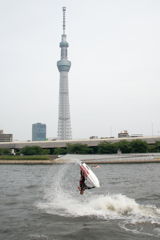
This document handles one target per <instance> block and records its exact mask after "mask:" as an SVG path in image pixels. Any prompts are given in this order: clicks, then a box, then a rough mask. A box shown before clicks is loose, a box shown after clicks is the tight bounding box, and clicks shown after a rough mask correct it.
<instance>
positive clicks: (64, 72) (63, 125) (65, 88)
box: [57, 7, 72, 140]
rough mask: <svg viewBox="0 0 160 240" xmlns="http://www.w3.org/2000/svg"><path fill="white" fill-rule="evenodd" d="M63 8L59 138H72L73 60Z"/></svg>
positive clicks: (58, 65) (59, 64)
mask: <svg viewBox="0 0 160 240" xmlns="http://www.w3.org/2000/svg"><path fill="white" fill-rule="evenodd" d="M62 10H63V34H62V41H61V42H60V48H61V60H60V61H58V62H57V67H58V70H59V72H60V81H59V115H58V133H57V139H58V140H71V139H72V129H71V119H70V105H69V85H68V72H69V70H70V67H71V62H70V61H68V59H67V58H68V57H67V55H68V54H67V48H68V46H69V45H68V42H67V35H66V34H65V27H66V25H65V12H66V7H63V8H62Z"/></svg>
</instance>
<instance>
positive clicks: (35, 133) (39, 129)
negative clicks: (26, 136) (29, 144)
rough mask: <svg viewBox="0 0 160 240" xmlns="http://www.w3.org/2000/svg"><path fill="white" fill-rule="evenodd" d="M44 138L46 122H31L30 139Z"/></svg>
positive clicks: (42, 139)
mask: <svg viewBox="0 0 160 240" xmlns="http://www.w3.org/2000/svg"><path fill="white" fill-rule="evenodd" d="M45 140H46V124H42V123H35V124H32V141H45Z"/></svg>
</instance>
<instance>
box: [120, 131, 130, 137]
mask: <svg viewBox="0 0 160 240" xmlns="http://www.w3.org/2000/svg"><path fill="white" fill-rule="evenodd" d="M127 137H129V134H128V131H127V130H123V131H121V132H120V133H118V138H127Z"/></svg>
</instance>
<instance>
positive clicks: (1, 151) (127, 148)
mask: <svg viewBox="0 0 160 240" xmlns="http://www.w3.org/2000/svg"><path fill="white" fill-rule="evenodd" d="M118 150H120V151H121V152H122V153H147V152H160V141H156V142H155V144H154V145H148V143H147V142H146V141H142V140H140V139H137V140H133V141H131V142H129V141H126V140H121V141H119V142H115V143H111V142H108V141H103V142H101V143H99V144H98V146H96V147H89V146H88V145H87V144H82V143H76V144H69V143H68V144H67V145H66V148H56V149H54V150H53V149H42V148H41V147H39V146H31V147H30V146H26V147H24V148H22V149H21V150H17V151H16V155H20V154H23V155H50V154H53V155H63V154H67V153H68V154H69V153H70V154H114V153H117V151H118ZM0 155H11V151H10V149H8V148H0Z"/></svg>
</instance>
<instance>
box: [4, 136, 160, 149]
mask: <svg viewBox="0 0 160 240" xmlns="http://www.w3.org/2000/svg"><path fill="white" fill-rule="evenodd" d="M137 139H141V140H142V141H146V142H147V143H148V144H149V145H152V144H154V143H155V141H160V136H150V137H132V138H131V137H130V138H105V139H79V140H60V141H58V140H57V141H33V142H18V141H15V142H0V148H10V149H21V148H23V147H25V146H40V147H41V148H44V149H45V148H58V147H60V148H64V147H66V144H67V143H70V144H75V143H81V144H87V145H88V146H89V147H95V146H97V145H98V144H99V143H100V142H103V141H107V142H111V143H115V142H119V141H121V140H126V141H128V142H131V141H133V140H137Z"/></svg>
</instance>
